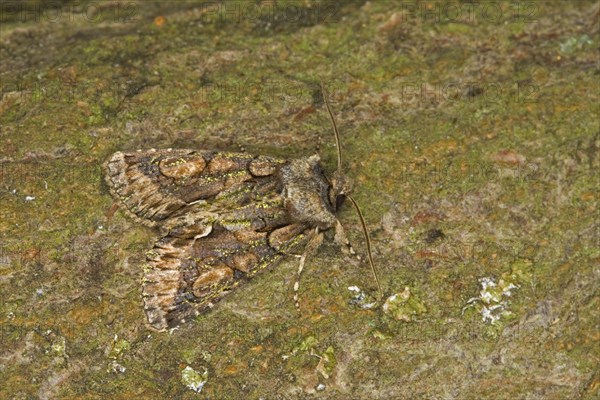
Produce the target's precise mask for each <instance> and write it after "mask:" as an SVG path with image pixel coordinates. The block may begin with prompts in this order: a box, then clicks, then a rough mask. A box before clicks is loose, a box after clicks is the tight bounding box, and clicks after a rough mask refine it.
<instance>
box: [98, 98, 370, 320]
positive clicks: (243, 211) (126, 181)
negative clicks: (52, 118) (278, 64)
mask: <svg viewBox="0 0 600 400" xmlns="http://www.w3.org/2000/svg"><path fill="white" fill-rule="evenodd" d="M323 98H324V101H325V105H326V108H327V112H328V113H329V117H330V121H331V124H332V127H333V130H334V133H335V138H336V145H337V149H338V168H337V170H336V171H335V172H334V173H333V174H332V175H331V176H328V175H327V174H326V173H325V171H324V170H323V168H322V167H321V165H320V163H319V161H320V160H319V156H318V155H312V156H309V157H304V158H299V159H292V160H286V159H281V158H275V157H268V156H263V155H250V154H246V153H228V152H216V151H202V150H190V149H167V150H138V151H136V152H131V153H124V152H117V153H115V154H113V155H112V156H111V157H110V159H109V160H108V161H107V162H106V164H105V170H106V182H107V183H108V186H109V189H110V192H111V194H112V195H113V196H114V197H115V198H117V199H119V200H120V202H121V203H122V205H124V208H125V210H126V213H127V214H129V215H130V216H132V217H133V218H134V219H135V220H137V221H139V222H141V223H142V224H144V225H146V226H149V227H154V228H158V229H159V231H160V238H159V239H158V240H157V241H156V242H155V243H154V246H153V248H152V249H151V250H150V251H148V252H147V254H146V263H145V265H144V267H143V278H142V286H143V301H144V310H145V313H146V316H147V319H148V324H149V327H150V328H152V329H154V330H158V331H163V330H166V329H170V328H174V327H176V326H178V325H179V324H181V323H183V322H185V321H186V320H189V319H191V318H193V317H195V316H197V315H199V314H200V313H202V312H204V311H206V310H209V309H210V308H212V307H213V306H214V304H215V303H216V302H218V301H219V300H220V299H221V298H222V297H223V296H225V295H226V294H227V293H229V292H231V291H232V290H233V289H235V288H236V287H238V286H240V285H242V284H243V283H245V282H247V280H248V279H250V278H252V277H253V276H255V275H256V274H257V273H259V272H260V271H263V270H265V269H267V268H269V267H271V266H273V265H275V264H276V263H277V261H279V260H280V259H281V258H282V257H283V256H285V255H288V254H291V253H292V252H293V251H294V249H296V248H299V247H302V246H304V253H303V254H302V256H301V257H300V266H299V269H298V280H297V281H296V283H295V285H294V292H295V294H294V299H295V300H296V305H297V304H298V281H299V277H300V274H301V272H302V270H303V268H304V264H305V262H306V258H307V256H309V255H311V254H314V253H315V252H316V250H317V249H318V248H319V246H320V244H321V243H322V241H323V232H324V231H327V230H330V229H334V230H335V236H334V238H335V241H336V242H337V243H339V244H341V245H346V246H349V242H348V240H347V239H346V236H345V233H344V229H343V227H342V225H341V224H340V222H339V221H338V219H337V217H336V212H337V211H338V210H339V208H340V207H341V205H342V203H343V202H344V200H345V199H349V200H350V201H351V202H352V203H353V204H354V205H355V207H356V209H357V211H358V215H359V217H360V220H361V223H362V225H363V231H364V234H365V238H366V242H367V250H368V258H369V262H370V265H371V268H372V270H373V274H374V276H375V279H376V282H377V286H378V287H379V288H380V285H379V280H378V278H377V274H376V273H375V269H374V266H373V260H372V257H371V248H370V239H369V235H368V232H367V230H366V226H365V223H364V218H363V216H362V213H361V212H360V209H359V208H358V205H357V204H356V202H355V201H354V199H353V198H352V197H350V189H351V181H350V180H349V179H348V178H347V177H346V176H345V175H344V174H343V173H342V170H341V166H342V158H341V149H340V140H339V133H338V130H337V127H336V124H335V120H334V118H333V114H332V113H331V110H330V107H329V103H328V102H327V98H326V96H325V92H324V90H323ZM348 248H349V250H350V251H353V250H352V248H351V247H348ZM379 290H380V293H381V289H379Z"/></svg>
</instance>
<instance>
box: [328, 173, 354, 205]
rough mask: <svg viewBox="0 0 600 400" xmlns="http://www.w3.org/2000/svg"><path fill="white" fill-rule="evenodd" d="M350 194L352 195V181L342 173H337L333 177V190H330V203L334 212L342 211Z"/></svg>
mask: <svg viewBox="0 0 600 400" xmlns="http://www.w3.org/2000/svg"><path fill="white" fill-rule="evenodd" d="M350 193H352V180H351V179H350V178H348V177H347V176H346V175H344V174H343V173H342V172H341V171H339V170H338V171H335V172H334V173H333V176H332V177H331V188H330V189H329V202H330V203H331V205H332V206H333V207H334V210H339V209H340V207H341V206H342V204H344V201H345V200H346V197H347V196H349V195H350Z"/></svg>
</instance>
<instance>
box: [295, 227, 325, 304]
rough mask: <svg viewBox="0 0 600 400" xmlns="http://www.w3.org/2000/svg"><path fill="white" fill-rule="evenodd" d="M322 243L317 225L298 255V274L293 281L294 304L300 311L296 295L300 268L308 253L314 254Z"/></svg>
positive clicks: (300, 274) (321, 234)
mask: <svg viewBox="0 0 600 400" xmlns="http://www.w3.org/2000/svg"><path fill="white" fill-rule="evenodd" d="M322 243H323V233H321V232H320V231H319V227H316V228H315V230H314V231H313V233H312V234H311V235H310V237H309V239H308V243H307V244H306V247H305V248H304V253H303V254H302V255H301V256H300V265H299V267H298V274H297V276H296V282H294V304H295V305H296V310H298V311H300V298H299V296H298V289H299V288H300V277H301V276H302V270H304V264H305V263H306V258H307V257H308V256H309V255H311V256H312V255H314V254H315V253H316V252H317V250H318V249H319V247H321V244H322Z"/></svg>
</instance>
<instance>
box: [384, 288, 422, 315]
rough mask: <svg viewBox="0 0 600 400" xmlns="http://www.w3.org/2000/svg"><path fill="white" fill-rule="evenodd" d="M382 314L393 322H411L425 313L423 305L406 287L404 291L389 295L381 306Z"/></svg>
mask: <svg viewBox="0 0 600 400" xmlns="http://www.w3.org/2000/svg"><path fill="white" fill-rule="evenodd" d="M382 309H383V312H384V313H385V314H387V315H389V316H391V317H392V318H394V319H395V320H398V321H404V322H411V321H414V320H415V318H416V317H417V316H419V315H421V314H424V313H426V312H427V307H425V304H423V302H422V301H421V300H420V299H419V298H418V297H417V296H415V295H414V294H412V293H411V292H410V288H409V287H408V286H406V287H405V288H404V291H402V292H401V293H396V294H393V295H391V296H390V297H388V298H387V299H386V300H385V303H384V304H383V307H382Z"/></svg>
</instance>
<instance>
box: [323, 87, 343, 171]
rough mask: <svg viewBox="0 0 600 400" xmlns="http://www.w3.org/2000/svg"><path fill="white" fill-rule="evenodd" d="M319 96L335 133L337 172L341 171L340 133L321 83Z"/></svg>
mask: <svg viewBox="0 0 600 400" xmlns="http://www.w3.org/2000/svg"><path fill="white" fill-rule="evenodd" d="M321 95H322V96H323V101H324V102H325V108H327V113H329V120H330V121H331V127H332V128H333V132H334V133H335V145H336V147H337V153H338V171H340V172H341V171H342V146H341V145H340V133H339V132H338V128H337V125H336V124H335V118H333V113H332V112H331V108H329V101H327V93H326V92H325V86H324V85H323V82H321Z"/></svg>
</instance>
